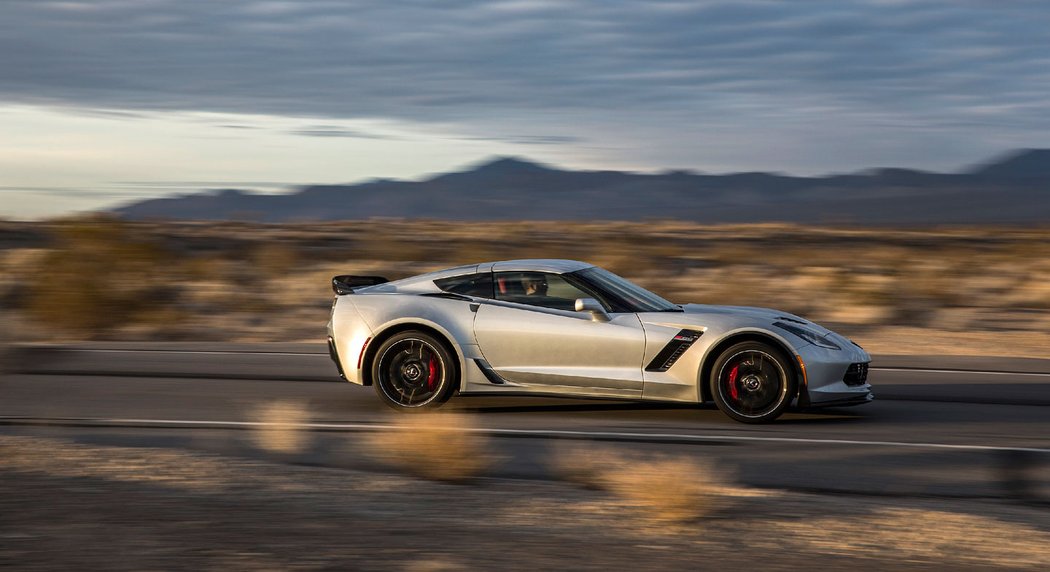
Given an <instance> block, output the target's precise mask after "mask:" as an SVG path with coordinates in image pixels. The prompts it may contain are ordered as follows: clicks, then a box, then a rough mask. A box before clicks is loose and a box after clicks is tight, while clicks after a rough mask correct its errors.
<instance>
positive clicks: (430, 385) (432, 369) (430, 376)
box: [427, 356, 438, 391]
mask: <svg viewBox="0 0 1050 572" xmlns="http://www.w3.org/2000/svg"><path fill="white" fill-rule="evenodd" d="M437 376H438V362H437V359H436V358H434V357H433V356H431V358H430V361H429V362H427V389H429V390H431V391H433V390H434V382H435V381H437Z"/></svg>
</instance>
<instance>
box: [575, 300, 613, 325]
mask: <svg viewBox="0 0 1050 572" xmlns="http://www.w3.org/2000/svg"><path fill="white" fill-rule="evenodd" d="M576 311H577V312H588V313H590V315H591V320H593V321H595V322H608V321H609V314H608V313H606V311H605V308H604V307H602V305H601V303H600V302H598V301H597V300H595V299H594V298H577V299H576Z"/></svg>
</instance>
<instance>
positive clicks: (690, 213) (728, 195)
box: [114, 149, 1050, 225]
mask: <svg viewBox="0 0 1050 572" xmlns="http://www.w3.org/2000/svg"><path fill="white" fill-rule="evenodd" d="M114 212H115V213H116V214H118V215H119V216H122V217H125V218H128V219H138V220H141V219H184V220H252V221H263V222H286V221H314V220H317V221H320V220H360V219H368V218H373V217H397V218H431V219H449V220H644V219H677V220H690V221H695V222H699V223H729V222H732V223H741V222H794V223H820V224H846V225H927V224H986V223H995V224H1046V223H1048V222H1050V149H1025V150H1018V151H1013V152H1011V153H1008V154H1005V155H1003V156H1001V157H999V158H996V159H994V160H991V161H988V162H986V163H983V164H980V165H978V166H976V167H973V168H970V169H966V170H964V171H962V172H959V173H934V172H927V171H916V170H910V169H871V170H867V171H861V172H858V173H851V174H838V175H827V176H820V177H801V176H791V175H784V174H777V173H765V172H750V173H732V174H720V175H715V174H704V173H695V172H689V171H670V172H665V173H655V174H645V173H632V172H621V171H572V170H563V169H558V168H555V167H552V166H548V165H542V164H539V163H535V162H531V161H528V160H525V159H520V158H513V157H503V158H496V159H492V160H489V161H486V162H483V163H480V164H478V165H476V166H474V167H472V168H470V169H467V170H464V171H459V172H453V173H446V174H441V175H436V176H433V177H430V178H427V179H424V180H419V181H402V180H373V181H368V182H363V183H358V184H347V185H312V186H303V187H300V188H298V189H295V190H293V191H291V192H288V193H285V194H257V193H252V192H250V191H246V190H240V189H219V190H209V191H203V192H201V193H197V194H190V195H183V196H176V197H169V198H158V199H150V200H145V201H141V202H136V203H133V204H129V205H126V206H123V207H121V208H118V209H116V210H115V211H114Z"/></svg>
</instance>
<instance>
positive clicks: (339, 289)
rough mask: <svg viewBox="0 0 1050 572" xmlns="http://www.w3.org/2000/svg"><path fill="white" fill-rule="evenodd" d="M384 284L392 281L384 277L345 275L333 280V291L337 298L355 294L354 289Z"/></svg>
mask: <svg viewBox="0 0 1050 572" xmlns="http://www.w3.org/2000/svg"><path fill="white" fill-rule="evenodd" d="M384 282H390V281H389V280H387V279H386V278H383V277H382V276H352V275H350V274H344V275H342V276H336V277H335V278H332V291H333V292H335V294H336V295H337V296H342V295H343V294H353V293H354V288H362V287H364V286H375V285H376V284H382V283H384Z"/></svg>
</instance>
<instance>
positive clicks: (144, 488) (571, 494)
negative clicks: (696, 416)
mask: <svg viewBox="0 0 1050 572" xmlns="http://www.w3.org/2000/svg"><path fill="white" fill-rule="evenodd" d="M905 503H907V504H905ZM719 505H720V508H718V509H716V510H714V511H712V512H710V513H709V514H708V515H707V516H705V517H703V518H700V519H696V520H692V521H688V522H666V521H661V520H657V519H654V518H653V517H654V515H652V514H650V513H648V512H647V511H646V510H645V509H644V508H643V507H641V506H638V505H635V504H632V502H631V501H630V500H627V499H625V498H622V497H618V496H615V495H613V494H611V493H609V492H606V491H598V490H588V489H585V488H581V487H579V486H575V485H572V484H569V483H559V482H537V481H515V480H496V479H480V480H476V481H471V482H467V483H464V484H447V483H440V482H432V481H426V480H420V479H416V478H411V477H407V476H402V475H396V474H385V473H372V472H360V471H348V470H335V469H325V468H315V467H304V466H294V465H287V464H281V463H277V462H265V461H252V460H245V459H235V458H229V457H222V456H217V455H208V454H201V453H190V452H184V451H181V450H168V449H163V450H162V449H146V448H124V447H100V446H88V445H80V444H73V443H70V442H67V441H63V440H59V439H50V438H38V437H22V436H0V568H5V569H12V570H55V569H78V568H83V569H94V570H131V569H135V570H143V569H166V570H182V569H194V570H208V569H222V570H241V569H252V570H264V569H281V570H322V569H324V570H327V569H354V570H476V569H490V570H491V569H505V570H544V569H574V570H592V569H593V570H610V569H612V570H618V569H632V570H678V569H681V570H686V569H688V570H695V569H697V568H698V567H716V568H719V569H740V568H754V567H755V566H761V567H762V568H763V569H770V570H780V569H785V570H786V569H799V568H807V569H842V568H845V567H850V568H852V569H862V570H883V569H888V568H890V567H892V569H915V570H940V569H944V570H948V569H953V570H954V569H959V568H960V567H965V568H967V569H985V568H987V569H993V568H994V569H1004V568H1008V569H1030V570H1046V569H1050V511H1047V509H1046V507H1045V506H1042V507H1040V506H1026V505H1023V504H1019V503H1008V502H993V501H962V500H951V499H930V498H927V499H919V500H916V499H893V498H872V497H856V496H825V495H809V494H800V493H792V492H780V491H768V490H753V489H746V488H742V487H728V488H726V489H724V490H722V491H721V499H720V502H719Z"/></svg>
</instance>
